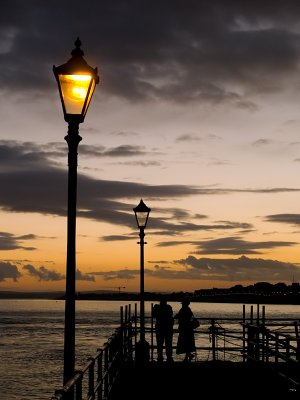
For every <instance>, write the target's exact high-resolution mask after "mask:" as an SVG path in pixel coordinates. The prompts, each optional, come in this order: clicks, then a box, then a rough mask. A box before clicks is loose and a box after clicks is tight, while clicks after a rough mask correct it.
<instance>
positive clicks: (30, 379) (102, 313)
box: [0, 300, 300, 400]
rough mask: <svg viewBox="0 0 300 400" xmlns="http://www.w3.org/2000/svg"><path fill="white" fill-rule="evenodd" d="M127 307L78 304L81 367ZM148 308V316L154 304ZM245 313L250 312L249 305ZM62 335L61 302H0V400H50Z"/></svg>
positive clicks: (279, 309) (278, 310)
mask: <svg viewBox="0 0 300 400" xmlns="http://www.w3.org/2000/svg"><path fill="white" fill-rule="evenodd" d="M126 304H127V303H126ZM170 304H171V305H172V307H173V310H174V312H176V311H178V310H179V308H180V304H179V303H172V302H171V303H170ZM124 305H125V303H124V302H119V301H78V302H77V304H76V316H77V322H76V366H77V368H81V367H82V366H83V365H84V364H85V363H86V360H87V358H88V357H89V356H93V355H94V354H95V352H96V350H97V348H99V347H101V346H102V345H103V343H104V342H106V340H107V338H108V337H109V336H110V335H111V334H112V333H113V332H114V330H115V328H116V327H117V326H118V324H119V316H120V307H121V306H124ZM145 306H146V307H145V309H146V314H147V313H149V311H150V308H151V303H146V304H145ZM133 308H134V303H132V309H133ZM191 308H192V310H193V312H194V314H195V316H197V317H207V318H218V317H222V318H226V317H231V318H232V317H241V316H242V305H241V304H220V303H217V304H216V303H214V304H213V303H191ZM254 309H255V310H256V308H255V307H254ZM246 310H247V312H250V306H247V307H246ZM266 315H267V316H268V317H274V318H279V317H286V318H298V317H300V306H291V305H266ZM63 333H64V302H63V301H54V300H50V301H49V300H0V360H1V362H0V388H1V389H0V400H13V399H15V400H29V399H30V400H33V399H39V400H42V399H47V400H49V399H50V398H51V396H52V395H53V393H54V389H57V388H60V387H61V385H62V374H63Z"/></svg>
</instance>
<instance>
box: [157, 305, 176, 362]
mask: <svg viewBox="0 0 300 400" xmlns="http://www.w3.org/2000/svg"><path fill="white" fill-rule="evenodd" d="M153 317H154V318H155V320H156V322H155V333H156V344H157V361H158V362H162V361H163V359H164V358H163V346H164V344H165V346H166V356H167V361H169V362H171V361H173V349H172V346H173V324H174V319H173V309H172V307H171V306H170V305H169V304H167V300H166V298H162V299H161V300H160V303H159V304H155V305H154V307H153Z"/></svg>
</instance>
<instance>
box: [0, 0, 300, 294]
mask: <svg viewBox="0 0 300 400" xmlns="http://www.w3.org/2000/svg"><path fill="white" fill-rule="evenodd" d="M299 19H300V3H299V2H296V1H291V0H284V1H283V0H273V1H272V2H271V1H267V0H262V1H260V2H253V1H249V0H244V1H234V0H227V1H223V0H210V1H204V0H197V1H193V0H185V1H179V0H172V1H171V0H166V1H163V0H162V1H159V2H158V1H153V0H152V1H147V0H140V1H137V0H136V1H130V0H128V1H121V0H112V1H109V2H108V1H101V0H98V1H95V0H92V1H89V0H87V1H86V2H85V3H84V4H83V3H82V2H79V1H77V0H74V1H73V2H72V3H71V2H69V1H63V0H60V1H57V0H52V1H51V2H49V1H41V0H39V1H38V0H26V1H21V0H2V2H1V14H0V94H1V95H0V118H1V125H0V186H1V195H0V221H1V228H0V231H1V232H0V290H18V291H52V290H64V289H65V274H66V234H67V232H66V227H67V224H66V223H67V219H66V218H67V180H68V171H67V168H68V166H67V153H68V149H67V144H66V142H65V140H64V136H65V135H66V133H67V124H66V122H65V121H64V118H63V112H62V107H61V103H60V100H59V94H58V89H57V84H56V81H55V78H54V75H53V71H52V68H53V65H56V66H58V65H60V64H63V63H65V62H66V61H67V60H68V59H69V58H70V57H71V56H70V53H71V51H72V49H73V48H74V42H75V40H76V38H77V37H79V38H80V40H81V42H82V49H83V51H84V58H85V60H86V61H87V62H88V63H89V64H90V65H91V66H92V67H93V68H94V67H98V71H99V76H100V83H99V84H98V85H97V87H96V90H95V93H94V96H93V99H92V102H91V105H90V107H89V110H88V113H87V116H86V118H85V121H84V123H82V124H81V125H80V135H81V136H82V138H83V140H82V141H81V143H80V144H79V149H78V188H77V267H76V268H77V280H76V289H77V290H78V291H94V290H107V289H109V290H118V289H119V288H120V290H122V291H124V290H125V291H138V290H139V278H140V258H139V257H140V253H139V251H140V248H139V245H138V243H137V242H138V240H139V237H138V234H139V231H138V228H137V226H136V222H135V217H134V213H133V208H134V207H135V206H136V205H138V203H139V201H140V199H143V201H144V202H145V203H146V205H147V206H148V207H150V208H151V213H150V216H149V221H148V225H147V228H146V232H145V233H146V237H145V240H146V242H147V244H146V245H145V290H146V291H167V292H168V291H193V290H197V289H201V288H212V287H231V286H234V285H236V284H242V285H250V284H253V283H255V282H258V281H268V282H271V283H277V282H285V283H287V284H291V283H292V282H298V281H300V136H299V135H300V119H299V115H300V26H299Z"/></svg>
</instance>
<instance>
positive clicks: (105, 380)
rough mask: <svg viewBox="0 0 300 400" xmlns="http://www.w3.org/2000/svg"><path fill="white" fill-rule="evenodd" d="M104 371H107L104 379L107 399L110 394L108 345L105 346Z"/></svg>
mask: <svg viewBox="0 0 300 400" xmlns="http://www.w3.org/2000/svg"><path fill="white" fill-rule="evenodd" d="M104 371H105V379H104V398H105V399H107V396H108V385H109V381H108V373H107V371H108V346H106V347H105V350H104Z"/></svg>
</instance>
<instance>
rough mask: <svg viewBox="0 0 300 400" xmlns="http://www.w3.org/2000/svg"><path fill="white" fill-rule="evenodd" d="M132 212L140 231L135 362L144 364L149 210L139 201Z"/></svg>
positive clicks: (146, 355) (145, 357)
mask: <svg viewBox="0 0 300 400" xmlns="http://www.w3.org/2000/svg"><path fill="white" fill-rule="evenodd" d="M133 211H134V214H135V218H136V222H137V226H138V228H139V230H140V233H139V236H140V241H139V242H138V244H139V245H140V341H139V342H138V343H137V344H136V361H137V362H139V363H145V362H147V361H148V360H149V344H148V343H147V341H146V339H145V291H144V244H145V242H144V237H145V229H146V226H147V222H148V217H149V214H150V211H151V209H150V208H149V207H147V206H146V204H145V203H144V202H143V200H141V201H140V203H139V205H138V206H137V207H135V208H134V209H133Z"/></svg>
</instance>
